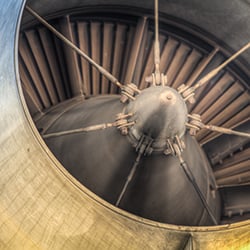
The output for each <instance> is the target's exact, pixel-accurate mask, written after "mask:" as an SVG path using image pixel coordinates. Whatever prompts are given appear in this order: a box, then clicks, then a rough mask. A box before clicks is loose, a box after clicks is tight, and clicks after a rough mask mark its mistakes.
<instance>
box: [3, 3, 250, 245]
mask: <svg viewBox="0 0 250 250" xmlns="http://www.w3.org/2000/svg"><path fill="white" fill-rule="evenodd" d="M1 2H2V4H5V7H4V8H2V9H1V12H2V14H3V15H0V16H1V18H0V32H1V33H2V34H4V36H1V40H2V37H4V41H1V47H2V51H3V53H2V56H1V58H0V95H1V98H0V108H1V119H0V130H1V135H0V144H1V149H0V175H1V177H0V197H1V202H0V211H1V213H0V214H1V216H0V232H1V234H0V246H1V247H2V246H3V247H13V248H15V247H18V246H20V244H21V245H22V246H24V247H26V249H27V248H28V247H29V248H31V247H34V248H37V249H38V248H46V249H49V248H53V249H59V248H62V247H65V248H66V247H75V248H76V249H77V248H78V249H79V247H80V246H83V245H84V246H86V245H88V246H89V247H93V248H94V247H95V248H102V249H104V248H110V247H112V248H118V247H121V246H126V247H129V248H138V247H140V248H142V247H146V246H147V247H148V248H154V249H155V248H159V249H162V248H166V247H167V248H169V249H180V247H181V246H182V245H183V242H184V241H185V242H186V237H187V236H188V235H189V234H190V232H191V234H192V236H193V238H194V240H196V241H197V242H196V243H197V244H200V243H202V246H206V244H207V242H209V241H210V240H211V235H214V237H216V240H218V238H219V239H221V241H220V242H222V241H223V242H224V245H225V246H226V245H227V244H230V243H231V244H232V243H234V242H235V239H234V237H231V239H230V240H228V239H229V237H230V235H231V236H232V234H233V235H234V234H240V235H241V241H240V242H239V241H238V243H237V244H239V243H243V244H248V243H249V240H248V239H249V238H250V237H249V231H250V230H249V228H250V221H245V222H242V223H236V224H233V225H224V226H217V227H182V226H174V225H165V224H161V223H155V222H152V221H149V220H145V219H142V218H139V217H136V216H134V215H131V214H129V213H127V212H124V211H121V210H120V209H117V208H115V207H113V206H112V205H109V204H107V203H106V202H104V201H103V200H101V199H100V198H98V197H96V196H95V195H94V194H92V193H91V192H89V191H88V190H86V189H85V188H84V187H83V186H82V185H81V184H79V183H77V181H76V180H75V179H73V178H72V177H71V176H70V175H69V174H68V173H67V172H66V171H65V170H64V169H63V167H62V166H60V164H59V163H58V161H57V160H56V159H55V157H54V156H53V155H52V154H51V153H50V151H49V149H48V148H47V146H46V145H45V143H44V142H43V141H42V139H41V137H40V135H39V134H38V131H36V128H35V126H34V124H33V122H32V121H31V117H30V115H29V113H28V110H27V107H26V104H24V98H23V95H22V90H21V87H20V82H19V81H20V80H19V73H18V60H17V46H18V45H17V43H18V31H19V25H20V18H21V15H20V13H22V9H23V6H24V4H25V1H22V0H19V1H16V0H10V1H8V3H6V2H4V1H3V0H2V1H1ZM1 2H0V4H1ZM3 2H4V3H3ZM4 11H6V12H5V13H3V12H4ZM7 14H9V15H7ZM15 15H16V16H15ZM17 17H18V19H16V18H17ZM6 19H7V21H6ZM8 19H9V20H8ZM10 19H11V21H10ZM8 21H9V23H8ZM12 30H14V31H15V32H12ZM13 47H14V48H15V50H14V53H13ZM17 86H18V87H17ZM18 92H19V93H18ZM20 98H21V99H20ZM203 233H205V236H206V237H203V236H204V234H203ZM213 233H215V234H213ZM242 237H243V238H242ZM149 239H150V240H149ZM71 249H72V248H71ZM203 249H205V248H203ZM221 249H222V248H221Z"/></svg>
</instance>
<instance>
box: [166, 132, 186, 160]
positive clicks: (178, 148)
mask: <svg viewBox="0 0 250 250" xmlns="http://www.w3.org/2000/svg"><path fill="white" fill-rule="evenodd" d="M185 147H186V146H185V143H184V141H183V140H181V139H180V137H179V136H177V135H176V136H175V138H174V139H173V140H171V139H168V140H167V148H166V149H165V151H164V154H165V155H174V156H179V155H181V153H182V152H183V150H184V149H185Z"/></svg>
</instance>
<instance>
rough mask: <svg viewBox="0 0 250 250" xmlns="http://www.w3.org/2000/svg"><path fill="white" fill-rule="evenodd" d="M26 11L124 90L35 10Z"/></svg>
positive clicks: (114, 79) (28, 9) (27, 7)
mask: <svg viewBox="0 0 250 250" xmlns="http://www.w3.org/2000/svg"><path fill="white" fill-rule="evenodd" d="M25 8H26V10H27V11H28V12H29V13H30V14H31V15H33V16H34V17H35V18H37V19H38V20H39V22H41V23H42V24H43V25H44V26H46V27H47V28H48V29H49V30H50V31H51V32H53V33H54V34H55V35H56V36H57V37H58V38H59V39H61V40H62V41H63V42H65V43H66V44H67V45H68V46H69V47H71V48H72V49H73V50H75V51H76V52H77V53H78V54H79V55H80V56H81V57H83V58H84V59H86V60H87V61H88V62H89V63H90V64H91V65H93V66H94V67H95V68H96V69H97V70H98V71H99V72H100V73H101V74H103V75H104V76H105V77H106V78H107V79H108V80H110V81H111V82H112V83H113V84H115V85H117V86H118V87H119V88H122V86H123V85H122V84H121V83H120V82H119V81H118V80H117V79H116V77H114V76H113V75H112V74H111V73H109V72H108V71H107V70H106V69H104V68H103V67H102V66H100V65H99V64H97V63H96V62H95V61H94V60H93V59H91V58H90V57H89V56H88V55H86V54H85V53H84V52H83V51H82V50H80V49H79V48H78V47H77V46H76V45H75V44H73V43H72V42H71V41H70V40H68V39H67V38H66V37H65V36H64V35H62V34H61V33H60V32H58V31H57V30H56V29H55V28H54V27H53V26H51V25H50V24H49V23H48V22H47V21H45V20H44V19H43V18H42V17H41V16H39V15H38V14H37V13H36V12H35V11H34V10H32V9H31V8H30V7H29V6H26V7H25Z"/></svg>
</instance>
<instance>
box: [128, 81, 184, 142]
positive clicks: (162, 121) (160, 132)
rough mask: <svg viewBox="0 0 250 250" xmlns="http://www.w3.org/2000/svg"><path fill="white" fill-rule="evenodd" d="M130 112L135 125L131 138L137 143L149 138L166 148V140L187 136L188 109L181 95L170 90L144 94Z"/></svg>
mask: <svg viewBox="0 0 250 250" xmlns="http://www.w3.org/2000/svg"><path fill="white" fill-rule="evenodd" d="M127 111H128V112H129V113H130V112H131V113H133V114H134V119H135V121H136V124H135V125H134V126H133V127H132V128H131V129H130V136H131V137H132V138H134V139H136V140H139V138H140V137H141V136H142V135H146V136H149V137H151V138H152V139H154V141H158V142H159V143H160V142H162V143H163V144H164V142H165V141H166V140H167V139H173V138H174V137H175V136H178V137H182V136H183V135H184V133H185V123H186V121H187V107H186V104H185V101H184V100H183V98H182V97H181V95H180V94H179V93H178V92H177V91H176V90H174V89H172V88H170V87H166V86H152V87H150V88H147V89H145V90H143V91H142V92H141V93H140V95H138V96H137V97H136V100H135V101H133V102H131V103H130V104H129V105H128V108H127Z"/></svg>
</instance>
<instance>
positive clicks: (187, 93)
mask: <svg viewBox="0 0 250 250" xmlns="http://www.w3.org/2000/svg"><path fill="white" fill-rule="evenodd" d="M177 91H178V92H179V94H181V95H182V97H183V99H184V101H189V102H190V103H191V104H193V103H195V98H194V88H193V87H188V86H187V85H185V84H182V85H181V86H179V87H178V88H177Z"/></svg>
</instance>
